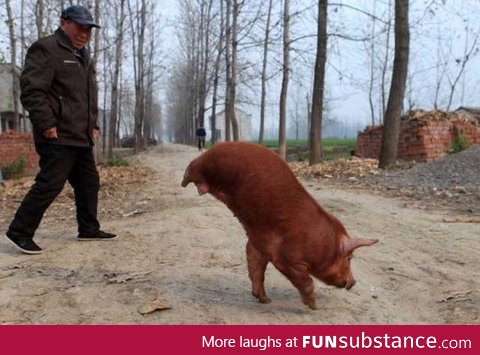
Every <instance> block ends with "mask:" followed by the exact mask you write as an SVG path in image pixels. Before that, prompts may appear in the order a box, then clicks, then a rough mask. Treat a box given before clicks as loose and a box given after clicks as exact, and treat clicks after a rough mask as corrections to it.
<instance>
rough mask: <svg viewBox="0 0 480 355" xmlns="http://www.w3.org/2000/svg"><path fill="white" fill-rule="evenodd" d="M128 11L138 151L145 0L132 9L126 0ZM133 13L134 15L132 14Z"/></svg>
mask: <svg viewBox="0 0 480 355" xmlns="http://www.w3.org/2000/svg"><path fill="white" fill-rule="evenodd" d="M128 5H129V12H130V26H131V27H132V33H133V34H136V35H137V37H136V38H135V36H134V35H132V47H133V58H134V74H135V129H134V152H135V153H138V152H139V151H140V149H141V148H142V147H143V136H142V132H143V119H144V93H145V92H144V76H145V75H144V74H145V73H144V69H145V68H144V62H145V57H144V43H145V28H146V11H147V6H146V0H140V8H138V3H137V9H136V11H135V14H134V13H133V11H132V8H131V3H130V1H129V2H128ZM134 15H135V16H134Z"/></svg>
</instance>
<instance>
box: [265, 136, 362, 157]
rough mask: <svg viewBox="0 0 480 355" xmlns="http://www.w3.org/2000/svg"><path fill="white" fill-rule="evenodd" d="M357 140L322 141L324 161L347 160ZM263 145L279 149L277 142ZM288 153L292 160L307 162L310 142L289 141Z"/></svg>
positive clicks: (329, 139)
mask: <svg viewBox="0 0 480 355" xmlns="http://www.w3.org/2000/svg"><path fill="white" fill-rule="evenodd" d="M356 143H357V139H356V138H325V139H323V140H322V148H323V159H325V160H332V159H338V158H346V157H349V156H350V155H351V151H353V150H355V144H356ZM263 145H264V146H266V147H268V148H271V149H277V148H278V141H277V140H265V141H263ZM287 152H288V155H289V156H290V160H292V159H293V160H307V159H308V141H307V140H306V139H304V140H298V141H297V140H295V139H290V140H287Z"/></svg>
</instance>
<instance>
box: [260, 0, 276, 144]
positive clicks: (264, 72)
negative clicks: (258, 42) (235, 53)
mask: <svg viewBox="0 0 480 355" xmlns="http://www.w3.org/2000/svg"><path fill="white" fill-rule="evenodd" d="M272 2H273V1H272V0H269V1H268V13H267V24H266V28H265V38H264V41H263V63H262V94H261V95H262V96H261V99H260V132H259V135H258V143H259V144H262V143H263V135H264V129H265V105H266V96H267V62H268V42H269V41H270V19H271V16H272Z"/></svg>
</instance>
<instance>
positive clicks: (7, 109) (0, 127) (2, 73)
mask: <svg viewBox="0 0 480 355" xmlns="http://www.w3.org/2000/svg"><path fill="white" fill-rule="evenodd" d="M20 73H21V69H20V68H17V70H16V73H15V75H16V76H17V78H18V79H19V78H20ZM12 79H13V76H12V66H11V64H9V63H0V133H1V132H6V131H7V130H10V129H13V126H14V124H13V120H14V111H15V110H14V108H13V102H14V99H13V90H12ZM17 84H18V85H17V92H18V97H17V98H16V100H18V110H19V120H20V121H22V124H24V126H23V128H24V130H28V131H29V130H30V124H29V122H28V124H27V122H25V121H26V120H23V117H24V116H23V109H22V104H21V103H20V81H19V80H17Z"/></svg>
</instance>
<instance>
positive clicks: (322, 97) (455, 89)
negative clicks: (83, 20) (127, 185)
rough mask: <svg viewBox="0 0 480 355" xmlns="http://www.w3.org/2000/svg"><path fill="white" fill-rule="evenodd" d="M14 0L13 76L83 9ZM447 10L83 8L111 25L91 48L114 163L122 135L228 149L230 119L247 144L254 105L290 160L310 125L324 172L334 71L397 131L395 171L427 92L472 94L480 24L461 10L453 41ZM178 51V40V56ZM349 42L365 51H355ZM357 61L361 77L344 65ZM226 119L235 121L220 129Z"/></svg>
mask: <svg viewBox="0 0 480 355" xmlns="http://www.w3.org/2000/svg"><path fill="white" fill-rule="evenodd" d="M3 2H4V6H2V7H3V8H4V13H5V16H6V18H7V21H6V22H5V23H6V24H7V26H6V28H8V33H9V46H8V47H9V49H10V53H8V54H9V57H10V58H13V59H12V60H11V65H12V68H14V67H17V66H19V67H21V66H22V60H23V58H24V51H25V49H26V48H27V47H28V45H29V44H31V43H32V42H33V41H34V40H35V39H36V38H38V37H41V36H44V35H46V34H49V33H51V32H53V30H54V29H55V28H56V26H58V22H59V17H60V12H61V9H62V8H64V7H65V6H68V5H69V4H71V3H72V2H71V1H62V0H21V1H20V2H18V1H16V2H14V4H12V3H11V0H3ZM446 2H447V1H444V0H431V1H428V2H424V3H422V4H421V5H419V4H418V3H417V4H416V5H417V6H416V12H415V13H414V16H412V13H411V5H412V2H411V1H408V0H387V1H380V0H372V1H371V2H369V4H368V5H365V6H364V7H362V8H361V7H359V6H358V5H357V3H356V2H348V1H339V2H334V1H332V0H331V1H328V0H316V1H315V0H306V1H304V0H282V1H281V2H275V1H273V0H268V1H260V2H257V1H247V0H177V1H176V2H175V3H174V2H173V1H171V2H168V1H167V2H165V3H163V2H162V6H168V4H173V3H174V4H175V5H176V6H177V7H178V9H177V10H178V11H177V17H176V18H174V19H167V18H166V17H165V16H162V13H163V12H164V11H163V9H161V8H160V6H159V5H160V3H157V2H156V1H154V0H118V1H113V0H104V1H99V0H90V1H80V3H82V4H83V5H85V6H86V7H88V8H90V9H91V10H92V13H93V14H94V17H95V18H96V19H99V22H100V24H101V25H102V29H101V30H99V31H96V32H95V37H94V40H93V41H92V44H91V47H92V48H91V49H92V52H93V53H94V58H95V60H96V63H97V72H98V78H99V84H100V89H101V91H102V95H101V97H102V98H103V103H102V106H103V113H102V115H101V120H102V121H103V123H104V124H103V126H104V135H103V140H104V141H103V143H104V144H103V146H104V147H106V148H107V149H108V153H109V155H111V154H112V153H111V152H112V150H113V147H114V146H116V145H118V143H119V139H120V137H122V136H132V137H133V139H134V146H135V151H136V152H138V151H139V150H141V149H143V148H145V147H146V145H147V144H148V141H149V140H150V139H152V138H159V137H160V136H161V137H163V138H164V139H168V140H172V141H175V142H179V143H186V144H191V143H193V142H194V140H195V131H196V129H197V128H198V127H200V126H202V127H205V126H209V128H210V136H211V141H212V144H215V142H216V140H217V127H218V125H219V124H221V125H222V126H223V127H224V129H225V131H224V133H223V134H224V136H223V137H221V138H222V140H238V139H239V121H238V117H236V114H237V110H236V108H239V107H248V108H249V110H250V111H253V112H255V116H258V127H256V128H257V129H258V142H259V143H262V141H263V140H264V138H265V132H266V129H267V127H266V124H267V123H266V122H267V118H271V117H276V123H275V124H274V127H275V128H276V131H277V132H278V136H277V137H278V142H279V154H280V155H281V156H282V157H285V155H286V137H287V131H288V129H289V126H288V124H290V129H291V128H292V126H295V127H296V130H297V132H298V128H299V126H301V125H305V126H306V129H307V130H308V132H309V133H308V138H309V153H310V154H309V157H310V164H315V163H317V162H319V161H320V160H321V158H322V145H321V142H322V127H324V126H325V125H326V124H328V123H329V122H332V121H333V120H335V117H332V115H331V111H332V107H333V106H334V105H336V101H341V100H342V98H336V97H334V95H333V94H332V92H333V91H334V90H333V89H334V88H333V87H332V84H331V82H329V81H328V79H329V78H330V80H332V79H331V78H332V77H333V76H335V81H336V83H337V86H341V85H342V82H345V81H346V80H348V81H349V82H350V83H352V85H353V86H354V87H356V88H357V89H358V91H360V92H362V93H364V94H365V96H366V98H367V100H368V107H369V112H366V113H363V114H366V115H368V116H369V117H370V119H371V123H372V124H384V127H385V129H384V139H383V143H382V153H381V156H380V165H381V166H387V165H389V164H391V163H392V162H394V161H395V158H396V140H397V139H398V133H399V132H398V130H399V122H400V115H401V114H402V113H403V111H404V110H406V109H411V108H415V107H416V106H417V105H418V102H419V101H420V100H419V97H421V96H422V97H423V96H427V95H420V94H419V92H420V91H421V90H424V91H428V95H430V96H431V102H430V104H431V106H432V107H434V108H438V109H447V110H448V109H450V108H452V105H453V104H454V103H455V102H461V103H463V101H464V98H465V96H466V92H468V85H469V82H468V80H467V79H468V77H467V74H466V73H467V70H468V69H469V66H470V65H471V63H472V61H473V60H474V59H475V57H476V56H477V55H478V37H479V34H480V28H479V27H478V26H476V25H475V24H472V23H471V22H470V21H467V20H464V19H462V18H461V12H460V10H458V13H455V16H457V17H458V18H459V22H460V23H463V29H460V30H458V29H457V30H456V31H457V32H456V35H455V36H456V37H455V36H454V35H453V33H454V32H455V31H453V30H452V31H451V32H452V35H451V36H450V37H449V35H448V31H446V30H445V29H443V28H444V27H445V25H444V24H442V23H437V24H435V23H434V21H435V20H436V19H437V17H438V14H439V13H441V12H442V10H444V9H447V5H448V4H446ZM1 3H2V2H1V1H0V4H1ZM12 6H13V7H12ZM463 6H465V3H463ZM469 6H475V5H474V4H470V5H469ZM458 7H461V6H458ZM451 8H452V7H450V8H449V9H451ZM453 8H455V6H454V7H453ZM445 11H446V10H445ZM449 11H450V10H449ZM352 18H353V21H352V20H351V19H352ZM349 19H350V22H351V23H352V22H353V23H354V24H355V27H353V30H352V27H351V25H350V27H349V25H347V22H348V20H349ZM427 24H428V26H427ZM442 26H443V27H442ZM172 28H173V30H172ZM165 29H168V31H165ZM425 29H428V30H429V31H430V32H429V33H426V31H425ZM462 30H463V33H460V35H461V36H460V37H461V38H462V39H464V42H463V43H462V44H460V45H459V44H458V43H455V41H456V38H458V37H459V36H458V34H459V33H458V31H460V32H462ZM435 31H436V33H435ZM166 33H168V35H169V36H170V38H166ZM412 33H413V35H414V36H415V38H417V39H418V38H420V37H421V36H423V37H426V36H427V35H428V40H429V43H431V44H432V48H436V53H435V51H432V53H429V54H431V58H429V60H428V61H424V63H422V62H419V58H417V57H416V56H415V55H413V57H412V54H411V50H412V48H414V50H415V49H417V48H416V47H415V45H416V43H417V42H415V41H414V42H411V40H410V38H411V35H412ZM167 42H174V43H175V44H176V45H175V50H171V53H170V52H169V53H167V50H166V48H167V47H166V43H167ZM350 44H351V47H350V48H355V50H344V49H343V48H349V46H350ZM359 44H360V47H361V48H363V49H362V50H361V51H358V48H359ZM341 45H342V46H341ZM353 45H355V47H353ZM412 46H413V47H412ZM455 46H456V48H454V47H455ZM458 47H459V48H460V51H459V49H458ZM340 48H342V50H340ZM417 50H418V49H417ZM414 54H415V53H414ZM4 57H5V56H4ZM352 57H354V60H356V63H357V65H360V66H361V77H359V76H358V70H357V73H355V72H354V70H353V69H352V68H350V67H349V65H345V64H344V63H343V62H347V59H348V60H349V63H350V61H351V60H352V59H351V58H352ZM343 58H347V59H343ZM358 58H362V59H358ZM342 61H343V62H342ZM359 63H360V64H359ZM419 63H420V64H423V66H422V65H419ZM426 63H428V64H426ZM432 73H434V75H433V74H432ZM422 75H424V76H425V75H429V76H430V77H434V80H432V85H431V87H430V86H429V87H425V88H419V84H418V83H417V82H420V83H421V82H422V80H419V79H417V78H420V77H421V76H422ZM12 89H13V90H15V88H14V87H13V88H12ZM292 103H293V105H292ZM18 109H20V108H18ZM18 109H17V110H18ZM219 111H223V112H224V117H225V118H224V122H217V116H218V113H219ZM107 131H108V134H107Z"/></svg>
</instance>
